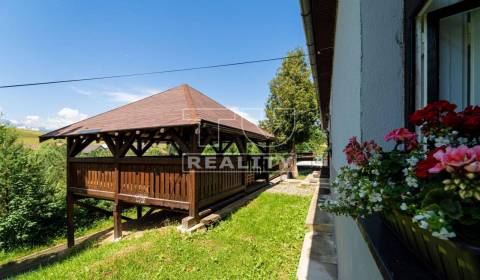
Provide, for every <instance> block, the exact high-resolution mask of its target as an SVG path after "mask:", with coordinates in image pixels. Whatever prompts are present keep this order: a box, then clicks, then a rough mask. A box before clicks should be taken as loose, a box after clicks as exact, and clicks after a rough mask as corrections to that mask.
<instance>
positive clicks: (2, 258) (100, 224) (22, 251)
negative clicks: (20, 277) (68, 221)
mask: <svg viewBox="0 0 480 280" xmlns="http://www.w3.org/2000/svg"><path fill="white" fill-rule="evenodd" d="M112 226H113V220H112V219H111V218H109V219H102V220H98V221H95V222H94V223H92V225H91V226H89V227H87V228H81V229H78V230H77V231H76V232H75V237H82V236H85V235H89V234H93V233H95V232H98V231H102V230H104V229H107V228H110V227H112ZM66 243H67V239H66V238H65V237H58V238H55V239H53V240H51V241H50V242H48V243H47V244H45V245H39V246H35V247H30V248H18V249H16V250H13V251H7V252H5V251H0V264H4V263H8V262H11V261H14V260H15V259H19V258H22V257H25V256H28V255H30V254H33V253H36V252H40V251H42V250H45V249H48V248H49V247H52V246H56V245H59V244H66Z"/></svg>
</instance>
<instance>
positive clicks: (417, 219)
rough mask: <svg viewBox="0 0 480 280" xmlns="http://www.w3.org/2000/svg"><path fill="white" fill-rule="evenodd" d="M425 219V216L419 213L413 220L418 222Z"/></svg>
mask: <svg viewBox="0 0 480 280" xmlns="http://www.w3.org/2000/svg"><path fill="white" fill-rule="evenodd" d="M423 219H425V217H424V216H423V215H420V214H418V215H415V216H413V218H412V221H413V222H417V221H421V220H423Z"/></svg>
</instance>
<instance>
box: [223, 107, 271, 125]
mask: <svg viewBox="0 0 480 280" xmlns="http://www.w3.org/2000/svg"><path fill="white" fill-rule="evenodd" d="M228 109H230V110H232V111H233V112H235V113H237V114H238V115H240V116H241V117H242V118H244V119H247V120H249V121H250V122H252V123H254V124H257V125H258V121H259V120H260V118H259V117H258V115H259V113H260V114H262V113H263V110H262V109H259V108H249V109H240V108H238V107H236V106H229V107H228ZM259 110H260V112H259ZM247 111H248V113H247Z"/></svg>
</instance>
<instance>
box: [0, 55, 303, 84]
mask: <svg viewBox="0 0 480 280" xmlns="http://www.w3.org/2000/svg"><path fill="white" fill-rule="evenodd" d="M303 56H307V54H304V55H293V56H283V57H275V58H267V59H259V60H247V61H241V62H233V63H225V64H216V65H207V66H198V67H188V68H177V69H169V70H162V71H153V72H143V73H131V74H120V75H111V76H98V77H90V78H79V79H68V80H56V81H47V82H36V83H24V84H13V85H2V86H0V89H3V88H15V87H29V86H40V85H50V84H63V83H73V82H81V81H93V80H106V79H116V78H128V77H137V76H148V75H159V74H165V73H174V72H185V71H193V70H202V69H212V68H220V67H231V66H238V65H245V64H254V63H263V62H269V61H276V60H282V59H286V58H293V57H303Z"/></svg>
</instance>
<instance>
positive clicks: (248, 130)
mask: <svg viewBox="0 0 480 280" xmlns="http://www.w3.org/2000/svg"><path fill="white" fill-rule="evenodd" d="M52 138H53V139H58V138H62V139H65V138H66V140H67V153H68V155H67V225H68V226H67V236H68V246H73V244H74V221H73V207H74V204H77V205H80V206H83V207H89V208H91V209H93V208H95V207H94V206H92V205H87V204H85V202H82V201H80V199H82V198H96V199H105V200H111V201H113V202H114V204H113V211H112V212H113V213H112V215H113V218H114V235H115V238H120V237H121V235H122V229H121V219H122V218H124V217H123V216H122V209H126V208H129V207H132V206H137V211H139V212H138V213H137V214H138V216H139V217H141V206H148V207H152V208H151V209H157V208H163V209H172V210H175V211H183V212H185V214H186V216H187V217H186V218H184V219H183V220H182V227H183V228H185V229H187V228H190V227H192V226H193V225H195V224H196V223H197V222H198V221H199V219H200V218H201V217H202V216H203V215H206V214H207V213H209V211H211V209H213V208H214V207H215V206H216V205H219V204H221V203H222V202H224V201H225V200H227V199H229V200H231V199H232V198H233V199H234V198H235V197H239V196H241V195H242V194H243V193H247V192H248V191H249V189H251V188H254V187H255V186H258V184H260V183H261V182H263V183H265V182H267V181H268V170H267V168H266V164H265V162H266V161H265V160H264V159H263V158H262V159H261V160H260V162H261V164H260V167H259V168H255V169H252V168H247V169H245V168H244V166H250V165H249V164H250V161H251V157H250V156H247V155H245V154H246V152H247V150H246V147H247V143H255V144H256V145H258V147H259V148H260V150H261V151H262V152H263V153H268V143H269V141H270V140H272V139H273V136H272V135H271V134H269V133H267V132H265V131H263V130H262V129H260V128H259V127H257V126H256V125H255V124H253V123H251V122H249V121H248V120H246V119H244V118H242V117H241V116H239V115H238V114H236V113H234V112H232V111H231V110H229V109H227V108H226V107H224V106H222V105H220V104H219V103H217V102H216V101H214V100H212V99H211V98H209V97H207V96H206V95H204V94H202V93H200V92H199V91H197V90H195V89H193V88H192V87H190V86H188V85H181V86H178V87H175V88H172V89H169V90H167V91H165V92H162V93H159V94H155V95H152V96H150V97H147V98H144V99H142V100H139V101H136V102H133V103H130V104H127V105H125V106H122V107H119V108H116V109H114V110H111V111H108V112H105V113H102V114H99V115H97V116H94V117H91V118H88V119H86V120H83V121H80V122H77V123H74V124H72V125H69V126H66V127H63V128H61V129H58V130H55V131H52V132H50V133H47V134H45V135H42V136H41V137H40V140H41V141H44V140H47V139H52ZM100 141H103V142H105V143H106V144H107V146H108V148H109V150H110V152H111V154H112V156H111V157H95V158H92V157H79V156H78V155H79V154H80V153H81V152H82V150H83V149H85V147H87V146H88V145H89V144H91V143H93V142H100ZM155 143H169V144H170V145H171V146H172V147H174V148H175V149H176V150H177V151H178V154H179V155H180V156H155V157H154V156H145V153H146V152H147V150H148V149H149V148H150V147H152V145H154V144H155ZM207 144H209V145H211V146H212V147H213V148H214V149H215V152H216V155H215V157H217V158H222V157H227V155H224V153H225V151H226V150H227V149H228V148H229V147H230V146H231V145H236V146H237V148H238V150H239V152H240V154H243V156H229V157H230V158H231V162H233V166H218V165H216V167H217V168H216V169H215V170H197V168H195V167H190V166H189V167H188V168H186V166H185V158H184V157H185V156H186V155H197V156H198V157H199V158H200V159H201V160H205V157H204V156H201V153H202V151H203V149H204V148H205V146H206V145H207ZM259 144H262V145H259ZM129 151H130V152H129ZM257 161H258V159H257ZM218 162H220V161H218ZM257 167H258V166H257ZM139 209H140V210H139ZM98 210H101V209H98ZM103 211H105V210H103Z"/></svg>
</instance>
